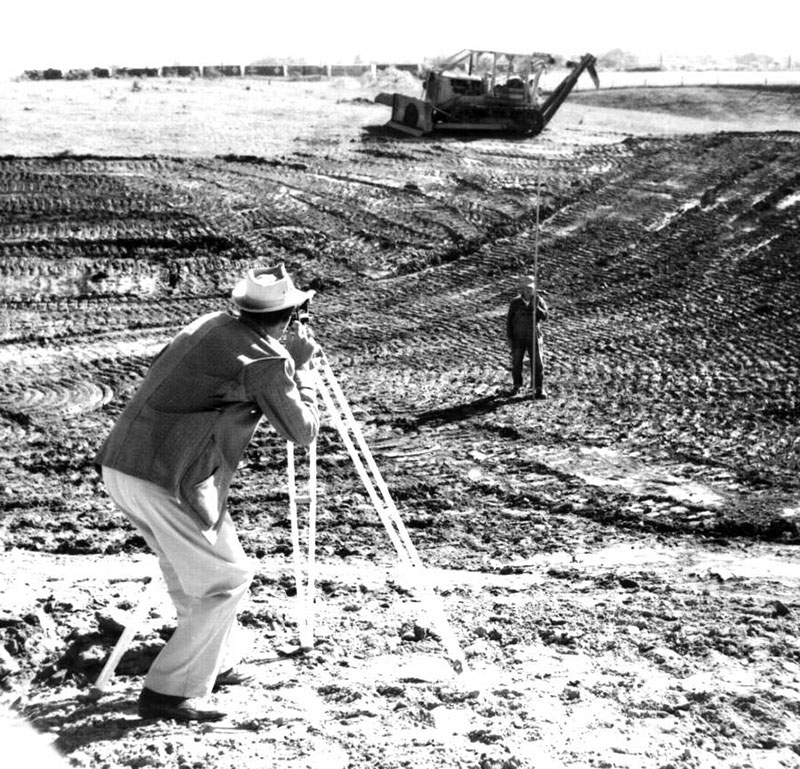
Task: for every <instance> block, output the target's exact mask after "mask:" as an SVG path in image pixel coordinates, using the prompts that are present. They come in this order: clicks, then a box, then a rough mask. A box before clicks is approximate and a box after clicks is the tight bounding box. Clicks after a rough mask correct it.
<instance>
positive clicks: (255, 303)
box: [231, 264, 314, 312]
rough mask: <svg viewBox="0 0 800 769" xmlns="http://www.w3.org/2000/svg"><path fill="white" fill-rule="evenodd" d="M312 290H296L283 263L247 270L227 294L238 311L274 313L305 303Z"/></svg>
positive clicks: (312, 293) (311, 294)
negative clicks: (229, 293) (229, 294)
mask: <svg viewBox="0 0 800 769" xmlns="http://www.w3.org/2000/svg"><path fill="white" fill-rule="evenodd" d="M313 295H314V292H313V291H300V290H299V289H297V288H295V287H294V283H292V279H291V278H290V277H289V275H288V273H287V272H286V268H285V267H284V266H283V264H279V265H278V266H277V267H254V268H253V269H252V270H248V271H247V274H246V275H245V277H244V278H243V279H242V280H240V281H239V282H238V283H237V284H236V287H235V288H234V289H233V292H232V293H231V298H232V299H233V301H234V303H235V304H236V306H237V307H239V309H242V310H247V311H248V312H275V311H276V310H285V309H286V308H287V307H297V306H299V305H301V304H304V303H305V302H307V301H308V300H309V299H311V297H312V296H313Z"/></svg>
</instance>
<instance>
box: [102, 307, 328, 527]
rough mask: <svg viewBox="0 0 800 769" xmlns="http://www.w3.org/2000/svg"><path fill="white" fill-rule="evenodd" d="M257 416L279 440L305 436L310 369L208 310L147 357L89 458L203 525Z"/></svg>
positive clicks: (313, 421)
mask: <svg viewBox="0 0 800 769" xmlns="http://www.w3.org/2000/svg"><path fill="white" fill-rule="evenodd" d="M262 416H266V418H267V419H268V420H269V422H270V423H271V424H272V426H273V427H274V428H275V429H276V430H277V431H278V432H279V433H280V434H281V435H282V436H283V437H284V438H286V439H287V440H289V441H292V442H294V443H297V444H300V445H307V444H309V443H311V442H312V441H313V440H314V438H315V437H316V435H317V430H318V429H319V414H318V412H317V406H316V392H315V388H314V375H313V372H311V371H296V370H295V366H294V362H293V360H292V358H291V356H290V355H289V353H288V351H287V350H286V349H285V348H284V347H283V345H281V344H280V343H279V342H277V341H276V340H274V339H271V338H269V337H263V336H260V335H259V334H258V333H257V332H256V331H254V330H253V329H251V328H250V327H249V326H247V325H245V324H244V323H242V322H241V321H239V320H237V319H236V318H234V317H232V316H230V315H228V314H226V313H222V312H215V313H210V314H208V315H204V316H203V317H201V318H198V319H197V320H196V321H195V322H194V323H192V324H190V325H189V326H187V327H186V328H184V329H183V330H182V331H181V332H180V333H179V334H178V335H177V336H176V337H175V338H174V339H173V340H172V341H171V342H170V343H169V344H168V345H167V346H166V347H165V348H164V349H163V350H162V351H161V352H160V353H159V354H158V355H157V356H156V358H155V360H154V361H153V363H152V364H151V366H150V369H149V370H148V372H147V375H146V376H145V378H144V381H143V382H142V384H141V386H140V387H139V389H138V390H137V392H136V393H135V394H134V396H133V398H132V399H131V401H130V403H128V405H127V406H126V407H125V409H124V410H123V412H122V414H121V415H120V416H119V418H118V419H117V422H116V424H115V425H114V427H113V428H112V430H111V433H110V435H109V436H108V438H107V439H106V441H105V443H103V445H102V446H101V448H100V450H99V451H98V452H97V455H96V456H95V462H96V463H97V464H98V465H104V466H106V467H111V468H114V469H116V470H119V471H120V472H123V473H127V474H128V475H133V476H135V477H136V478H141V479H143V480H145V481H150V482H152V483H155V484H157V485H158V486H161V487H162V488H165V489H167V490H168V491H170V492H171V493H172V494H174V495H175V497H176V498H177V499H178V500H179V501H180V503H181V505H182V506H183V507H186V509H187V513H189V514H190V515H191V516H192V517H193V518H194V519H195V522H196V523H197V524H198V526H199V528H200V529H201V530H202V531H204V532H207V531H209V530H210V529H212V528H213V527H214V524H215V523H216V522H217V521H218V519H219V517H220V516H221V514H222V511H223V510H224V507H225V503H226V500H227V496H228V490H229V487H230V483H231V479H232V477H233V474H234V472H235V470H236V467H237V465H238V464H239V461H240V460H241V458H242V455H243V454H244V451H245V449H246V448H247V445H248V443H249V442H250V439H251V438H252V436H253V432H254V431H255V429H256V426H257V425H258V423H259V420H260V419H261V418H262Z"/></svg>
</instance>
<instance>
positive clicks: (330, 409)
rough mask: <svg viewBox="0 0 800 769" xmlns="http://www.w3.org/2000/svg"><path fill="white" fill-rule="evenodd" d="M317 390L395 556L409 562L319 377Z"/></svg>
mask: <svg viewBox="0 0 800 769" xmlns="http://www.w3.org/2000/svg"><path fill="white" fill-rule="evenodd" d="M317 389H318V391H319V393H320V394H321V395H322V399H323V401H324V402H325V406H326V408H327V409H328V413H329V414H330V416H331V420H332V421H333V424H334V427H336V429H337V430H338V432H339V435H340V436H341V438H342V441H343V443H344V445H345V447H346V448H347V451H348V453H349V454H350V458H351V459H352V460H353V464H354V465H355V468H356V471H357V472H358V475H359V477H360V478H361V482H362V483H363V484H364V488H365V489H366V491H367V494H368V495H369V498H370V501H371V502H372V506H373V507H374V508H375V510H376V512H377V513H378V516H379V517H380V519H381V522H382V523H383V525H384V526H385V527H386V533H387V534H388V535H389V539H390V540H391V542H392V544H393V545H394V548H395V550H396V551H397V555H398V556H399V558H400V559H401V560H402V561H403V562H404V563H408V562H409V556H408V553H407V551H406V548H405V546H404V545H403V543H402V541H401V540H400V538H399V537H398V536H397V532H396V531H395V529H394V527H393V526H392V523H391V521H390V520H389V518H388V516H387V514H386V509H385V506H384V504H383V501H382V500H381V498H380V497H379V496H378V493H377V491H376V490H375V486H374V484H373V483H372V480H371V479H370V477H369V474H368V473H367V468H366V467H365V466H364V463H363V462H362V461H361V457H360V456H359V453H358V451H357V449H356V446H355V444H354V443H353V440H352V439H351V437H350V435H349V433H348V432H347V428H346V427H345V424H344V422H343V421H342V418H341V416H340V414H339V412H338V411H337V410H336V405H335V404H334V402H333V398H332V397H331V394H330V392H329V390H328V388H327V386H326V384H325V381H324V380H323V379H322V378H321V377H319V376H318V377H317Z"/></svg>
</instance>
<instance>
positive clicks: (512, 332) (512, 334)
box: [506, 295, 548, 345]
mask: <svg viewBox="0 0 800 769" xmlns="http://www.w3.org/2000/svg"><path fill="white" fill-rule="evenodd" d="M537 303H538V307H537V309H536V332H537V337H538V338H539V339H541V337H542V327H541V325H540V323H539V321H542V320H547V314H548V311H547V304H546V303H545V301H544V299H543V298H542V297H541V295H539V296H537ZM506 337H507V338H508V341H509V342H510V343H511V344H512V345H513V344H514V343H517V344H524V343H526V342H530V341H531V340H532V339H533V299H531V301H530V302H526V301H525V300H524V299H523V298H522V297H521V296H517V297H515V298H514V299H512V300H511V304H510V305H509V307H508V315H507V316H506Z"/></svg>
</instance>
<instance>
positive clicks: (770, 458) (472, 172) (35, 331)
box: [0, 135, 800, 504]
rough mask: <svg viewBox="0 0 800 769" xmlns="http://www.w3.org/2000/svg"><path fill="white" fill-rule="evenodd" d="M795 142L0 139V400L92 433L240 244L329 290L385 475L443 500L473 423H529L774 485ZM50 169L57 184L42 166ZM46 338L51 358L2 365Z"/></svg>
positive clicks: (484, 429)
mask: <svg viewBox="0 0 800 769" xmlns="http://www.w3.org/2000/svg"><path fill="white" fill-rule="evenodd" d="M797 143H798V140H797V138H796V137H792V136H784V135H782V136H779V137H775V136H760V135H755V136H750V135H726V136H711V137H703V138H700V139H698V138H677V139H658V140H656V139H647V140H631V141H627V142H624V143H620V144H618V145H614V146H589V147H587V148H574V147H569V148H567V149H566V150H559V149H558V148H553V147H548V146H547V145H546V144H545V145H543V146H542V147H538V145H524V146H523V145H521V144H520V145H517V144H512V145H510V146H507V145H505V144H504V143H502V142H499V141H491V140H480V141H475V142H472V143H466V144H465V143H456V142H437V143H436V144H433V145H431V144H426V143H411V144H404V143H403V142H401V141H389V140H386V141H385V142H383V143H382V144H381V149H380V152H364V151H357V152H356V153H350V154H340V155H336V154H332V155H324V156H323V155H312V154H310V153H304V154H303V156H302V157H301V156H297V157H289V158H283V159H280V161H274V162H264V161H257V160H252V161H250V160H247V159H242V158H227V159H224V158H216V159H213V160H208V161H184V160H173V159H152V160H150V159H146V160H145V159H143V160H137V161H131V160H120V159H90V160H88V159H87V160H82V161H69V162H64V161H61V162H54V161H52V160H47V159H29V160H21V161H20V162H19V164H18V165H15V163H14V162H13V161H11V160H8V159H5V160H3V161H2V163H0V190H5V189H8V190H11V191H12V193H13V194H12V195H10V196H8V197H6V198H3V197H2V196H0V207H2V206H3V205H5V206H6V207H5V208H3V213H4V214H5V215H6V219H7V220H8V224H7V225H5V229H4V230H3V233H4V234H5V237H4V238H3V239H2V240H1V241H0V249H2V250H0V270H2V271H4V274H5V275H7V276H8V277H9V281H8V283H7V284H6V289H5V291H6V292H7V293H5V294H4V295H3V296H2V297H0V299H2V301H0V306H1V307H2V316H3V324H2V327H0V352H2V353H3V356H4V359H5V360H6V361H7V364H8V371H9V376H8V377H7V378H6V380H5V381H4V383H3V385H2V388H0V409H2V411H3V413H5V414H6V415H8V416H9V417H10V418H14V419H33V420H34V421H35V422H36V421H39V420H44V419H46V418H47V417H53V416H56V417H59V418H63V419H64V420H67V421H68V420H75V419H78V420H81V421H82V422H83V423H85V425H86V426H87V429H88V430H89V431H90V432H91V431H102V430H103V429H104V428H103V424H104V423H105V422H106V421H107V419H108V417H109V416H110V415H113V413H115V412H116V410H117V409H118V408H119V404H120V403H121V402H122V401H123V400H124V397H125V395H126V393H129V392H130V391H131V389H132V388H133V387H134V386H135V383H136V381H138V378H140V377H141V375H142V374H143V371H144V368H145V366H146V363H147V360H148V358H147V355H145V354H144V352H143V351H144V350H146V349H155V348H156V346H157V344H159V343H162V342H163V341H164V340H165V339H166V338H168V336H169V335H170V333H171V332H172V331H173V330H174V329H175V328H177V327H179V326H180V325H181V324H183V323H185V322H187V321H188V320H189V319H191V318H193V317H194V316H196V315H197V314H198V313H199V312H202V311H203V310H206V309H207V310H210V309H218V308H220V307H222V306H224V304H225V302H226V300H227V297H228V292H229V290H230V287H231V286H232V285H233V283H234V282H235V281H236V279H238V277H239V276H240V274H241V272H242V271H243V270H244V269H245V267H246V265H248V264H249V263H250V262H251V261H253V260H254V259H263V260H265V261H276V260H278V259H281V260H285V261H286V263H287V267H289V269H291V270H293V271H295V272H297V273H298V274H299V276H300V282H301V283H303V284H305V285H307V286H310V287H316V288H317V289H318V291H319V292H320V293H319V296H318V299H317V301H316V302H315V307H314V313H315V326H316V328H317V333H318V336H319V338H320V339H322V340H324V343H325V346H326V349H327V350H328V352H329V353H330V355H331V358H332V360H333V362H334V366H335V368H336V370H337V371H338V372H339V373H340V375H341V376H342V378H343V381H344V383H345V385H346V387H345V389H346V392H347V393H348V396H349V397H351V398H352V401H353V403H354V405H355V406H356V407H357V408H359V409H360V413H361V415H362V417H363V419H364V421H365V423H366V424H367V425H369V426H370V429H371V431H372V432H371V437H372V438H374V439H375V440H376V441H377V442H378V443H380V442H381V441H395V442H396V443H395V450H394V451H392V450H388V451H387V452H386V454H385V459H386V461H387V464H388V467H387V473H388V474H390V475H391V477H392V478H393V480H394V482H395V483H400V484H401V485H402V483H404V482H405V481H406V480H407V479H410V478H413V477H419V476H420V475H425V476H428V477H430V478H435V479H436V484H435V485H436V486H438V487H439V488H441V489H442V491H440V492H439V493H440V494H443V495H444V494H448V493H452V490H453V489H464V488H469V489H471V491H472V493H476V491H477V490H478V489H481V488H483V487H482V486H481V484H480V483H477V485H476V482H470V483H468V484H467V486H466V487H465V486H464V484H465V480H464V479H465V474H468V473H469V472H471V471H472V470H475V466H476V462H477V465H478V466H480V464H481V462H480V461H478V460H475V459H474V458H472V459H471V458H470V457H471V452H473V451H474V450H475V446H476V442H477V443H478V444H479V445H481V446H482V448H481V449H480V450H479V453H481V454H487V455H492V454H493V452H495V451H496V448H492V447H493V446H494V447H496V445H497V444H498V442H501V443H502V442H503V441H509V442H510V444H511V445H518V444H519V443H520V442H521V443H522V444H526V443H529V442H530V441H532V440H535V441H536V442H537V443H539V444H541V445H544V446H548V445H552V446H553V447H554V448H557V447H559V446H562V447H563V446H564V445H565V444H568V443H573V444H575V443H577V444H584V443H587V442H588V443H589V444H595V445H600V446H603V445H607V444H609V443H611V444H619V443H620V442H621V444H622V445H627V446H629V447H630V449H631V450H633V451H640V452H641V451H644V452H652V453H654V454H656V455H659V454H662V453H664V452H666V453H669V454H672V455H675V456H679V457H680V456H682V457H684V458H686V459H688V460H690V462H692V463H694V465H693V469H691V470H690V472H693V473H700V472H701V470H702V468H703V467H704V466H717V467H719V468H721V469H724V470H726V471H731V472H733V473H734V475H736V474H739V475H741V476H742V477H748V476H752V477H757V478H762V479H768V480H769V482H770V483H776V482H777V483H778V484H779V485H780V484H783V485H784V486H785V488H786V489H788V490H791V489H793V488H794V487H793V486H792V480H791V479H792V477H794V476H793V472H794V470H795V469H796V467H797V461H798V459H797V446H798V440H799V439H798V429H797V426H796V425H797V420H796V417H797V413H798V411H797V409H798V406H797V384H796V383H797V381H798V376H797V374H798V370H800V361H799V360H798V351H797V348H796V344H795V343H794V341H793V340H794V338H795V335H796V332H797V326H798V322H800V317H798V310H797V304H796V301H794V299H793V297H794V296H795V295H796V293H797V284H798V273H797V267H796V260H793V254H794V249H795V246H796V243H797V234H798V224H797V205H796V204H795V203H793V202H792V200H793V198H792V195H793V194H794V191H795V189H796V187H797V180H798V174H797V171H796V168H795V166H794V158H796V153H797ZM354 155H356V156H357V157H358V158H359V163H360V165H357V166H356V167H355V168H354V167H353V156H354ZM540 168H541V169H542V170H541V177H540V173H539V172H540ZM62 172H63V175H64V176H65V178H66V179H67V183H66V184H65V186H64V187H63V188H62V187H59V186H58V184H53V183H52V181H53V178H56V179H57V178H58V177H59V174H61V173H62ZM387 180H388V181H387ZM3 185H5V186H3ZM81 185H85V188H86V190H87V191H88V192H89V194H90V196H91V195H94V196H96V197H98V198H100V197H102V198H104V199H105V201H106V202H105V204H104V207H101V208H99V209H98V212H97V220H89V219H87V217H86V214H85V208H82V207H81V206H80V205H78V204H77V203H75V204H73V203H72V202H71V201H73V200H75V201H77V200H79V199H80V198H81V195H82V194H83V193H82V190H83V187H82V186H81ZM62 189H64V190H68V192H62V191H61V190H62ZM538 189H541V192H542V198H541V206H540V214H541V234H540V237H539V247H540V272H539V275H540V285H541V286H542V288H543V292H544V294H545V296H546V298H547V299H548V302H549V303H550V305H551V310H552V313H553V317H552V320H551V321H549V322H548V324H547V332H546V342H545V349H546V354H547V361H548V363H547V366H548V374H547V381H548V385H549V387H550V389H551V395H552V396H553V397H552V399H551V400H550V401H547V402H545V403H540V404H537V405H536V406H535V407H533V406H531V405H530V402H529V401H525V400H517V401H507V400H505V399H503V398H498V397H497V390H498V389H499V388H501V387H505V386H506V385H507V382H508V374H507V370H506V368H507V353H506V350H505V347H504V341H503V335H504V330H503V323H504V315H505V310H506V307H507V304H508V301H509V300H510V298H511V296H512V294H513V282H514V279H515V277H516V275H517V274H519V273H520V272H522V271H529V270H530V269H531V258H532V254H533V251H534V249H535V247H536V242H537V238H536V232H535V221H536V218H535V213H536V210H535V209H536V196H535V192H536V191H537V190H538ZM19 196H22V198H20V197H19ZM25 196H28V197H33V198H37V199H41V200H43V201H47V202H46V203H43V204H42V205H41V206H40V209H39V210H40V211H41V212H42V213H43V214H44V213H46V214H47V220H46V221H45V220H44V219H33V220H26V219H25V215H24V214H23V213H22V212H23V211H24V210H25V206H24V205H22V203H21V201H22V200H23V199H24V198H25ZM51 196H53V197H52V199H51ZM62 198H63V200H64V201H66V202H65V203H63V204H62V203H61V202H60V201H61V200H62ZM3 201H5V202H3ZM9 201H11V202H10V203H9ZM370 276H372V277H370ZM380 276H383V277H380ZM131 333H135V334H136V335H137V337H138V343H139V344H140V345H141V347H140V348H139V349H138V351H136V352H134V351H132V350H131V349H129V348H128V347H126V344H127V339H128V337H129V335H130V334H131ZM114 345H119V349H118V351H117V352H113V351H112V352H111V353H109V351H108V348H109V346H110V347H111V348H112V350H113V347H114ZM37 346H44V347H45V348H52V349H53V350H60V351H61V352H62V353H63V355H62V356H61V357H58V356H55V357H52V358H51V359H49V360H48V359H46V357H45V358H41V359H39V360H38V361H36V360H34V361H33V362H30V361H27V362H25V363H22V364H21V365H15V364H14V358H15V356H19V357H20V359H23V358H24V357H25V356H26V355H27V354H28V350H29V349H35V348H36V347H37ZM743 348H744V349H746V350H747V356H748V358H747V365H746V367H745V366H744V364H743V360H742V349H743ZM93 412H96V413H95V416H92V414H93ZM84 417H85V418H84ZM465 426H469V429H463V428H464V427H465ZM476 436H481V437H480V438H478V437H476ZM523 470H524V467H523ZM246 475H247V472H246ZM248 477H249V476H248ZM540 481H541V482H542V485H541V490H542V493H543V494H544V496H537V495H534V496H533V497H526V496H525V494H524V493H522V492H521V491H520V489H519V488H515V487H514V486H513V484H512V485H510V486H508V485H506V486H503V488H502V489H500V490H498V488H499V487H493V486H492V485H491V484H490V485H489V487H486V488H483V491H482V492H481V493H482V494H484V496H485V495H487V494H488V495H489V496H491V495H493V494H494V495H496V494H501V497H500V498H506V499H511V500H513V499H516V498H520V499H523V500H524V499H527V500H528V502H526V504H530V503H532V502H533V503H537V504H538V503H542V504H544V502H543V500H546V499H548V498H553V497H552V496H551V497H548V496H547V495H548V494H550V492H553V493H555V489H556V487H558V485H559V484H561V491H562V492H563V483H564V479H563V478H559V477H557V476H556V475H552V474H551V475H550V477H549V478H548V477H546V473H545V474H544V476H543V477H541V478H540ZM501 486H502V484H501ZM445 490H449V491H445ZM545 490H547V492H546V493H545ZM573 492H574V494H573V496H574V495H578V496H579V497H580V498H581V499H583V500H584V501H585V499H586V498H587V494H586V492H585V489H584V490H578V489H573V490H572V492H570V493H571V494H572V493H573ZM520 494H522V496H520ZM502 495H506V496H505V497H502ZM576 498H577V497H576ZM426 499H427V498H426ZM536 500H539V502H536ZM429 503H430V499H428V500H427V502H426V503H425V504H429ZM626 504H627V503H626Z"/></svg>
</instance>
